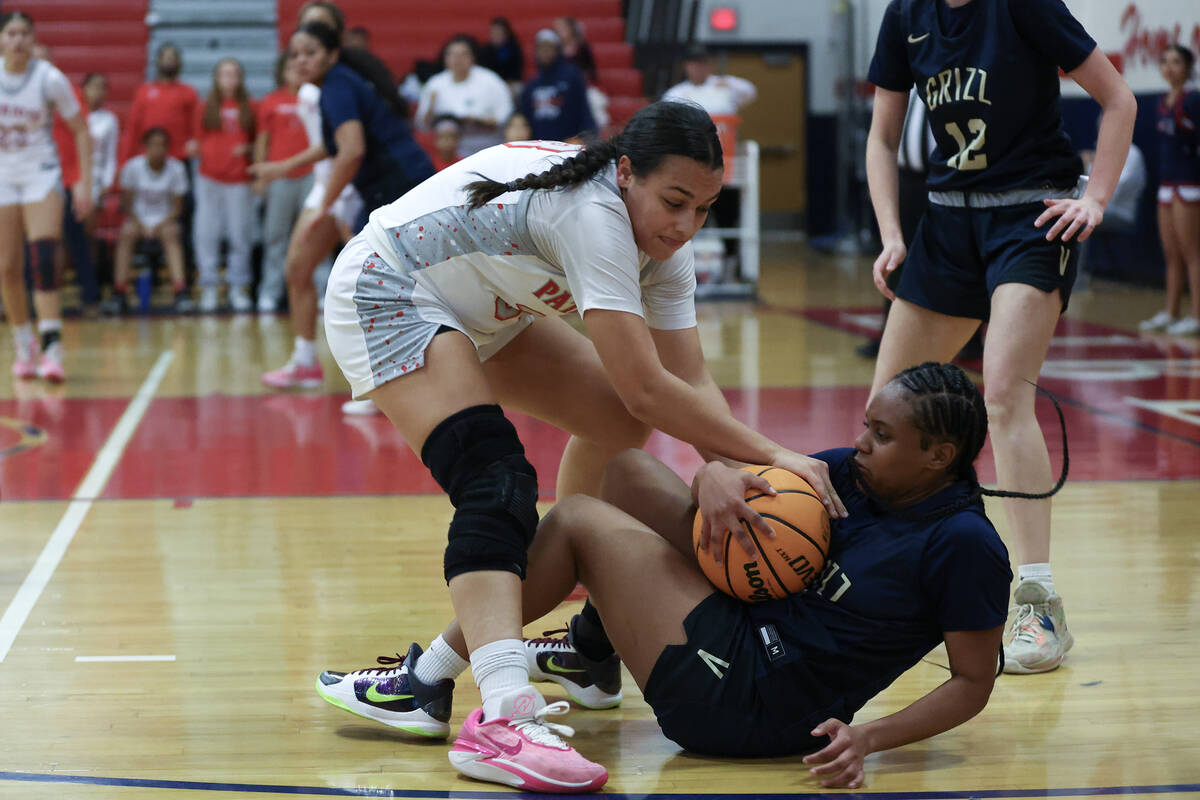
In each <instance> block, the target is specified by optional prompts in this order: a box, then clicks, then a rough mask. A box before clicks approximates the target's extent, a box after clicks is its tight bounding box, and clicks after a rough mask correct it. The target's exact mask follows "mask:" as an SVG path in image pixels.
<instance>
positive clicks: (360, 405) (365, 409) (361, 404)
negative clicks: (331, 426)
mask: <svg viewBox="0 0 1200 800" xmlns="http://www.w3.org/2000/svg"><path fill="white" fill-rule="evenodd" d="M342 413H343V414H348V415H350V416H355V417H369V416H371V415H372V414H378V413H379V406H377V405H375V401H374V400H347V401H346V402H344V403H342Z"/></svg>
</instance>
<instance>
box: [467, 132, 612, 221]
mask: <svg viewBox="0 0 1200 800" xmlns="http://www.w3.org/2000/svg"><path fill="white" fill-rule="evenodd" d="M620 141H621V136H620V134H617V135H616V136H614V137H612V138H611V139H609V140H607V141H603V142H595V143H593V144H590V145H588V146H587V147H585V148H583V150H581V151H579V153H578V154H576V155H574V156H572V157H571V158H568V159H566V160H564V161H562V162H560V163H558V164H555V165H554V166H552V167H550V169H548V170H546V171H545V172H536V173H535V172H531V173H529V174H528V175H526V176H525V177H524V178H517V179H516V180H511V181H509V182H508V183H501V182H500V181H494V180H492V179H490V178H488V177H486V176H484V175H480V174H479V173H478V172H474V173H471V174H473V175H478V176H479V180H477V181H473V182H471V183H468V184H467V185H466V186H465V187H464V188H465V189H466V190H467V192H468V194H469V195H470V198H471V200H470V203H469V204H468V208H470V209H471V210H472V211H474V210H475V209H477V208H479V207H481V206H484V205H487V204H488V203H489V202H491V201H492V200H495V199H496V198H497V197H499V196H500V195H502V194H505V193H506V192H519V191H522V190H524V189H559V188H563V187H567V186H577V185H578V184H581V183H583V182H584V181H588V180H591V179H592V177H594V176H595V175H596V173H598V172H599V171H600V170H602V169H604V168H605V167H606V166H608V164H609V163H610V162H612V161H614V160H616V159H617V158H618V157H619V155H620Z"/></svg>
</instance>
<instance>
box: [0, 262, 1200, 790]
mask: <svg viewBox="0 0 1200 800" xmlns="http://www.w3.org/2000/svg"><path fill="white" fill-rule="evenodd" d="M768 256H769V257H768V259H767V264H766V269H765V278H764V281H763V285H762V298H763V301H764V302H763V304H762V305H758V306H754V305H750V304H709V305H706V306H704V307H702V311H701V313H702V323H701V330H702V334H703V339H704V345H705V351H706V353H707V355H708V357H709V360H710V364H711V365H712V369H713V372H714V374H715V375H716V376H717V379H718V380H719V382H720V383H721V384H722V386H723V387H725V388H726V389H727V391H728V393H729V397H730V400H731V402H732V404H733V405H734V407H735V412H736V413H737V414H738V415H739V416H740V417H741V418H742V419H744V420H746V421H747V422H749V423H750V424H753V425H756V426H758V427H760V428H761V429H763V430H764V431H766V432H767V433H769V434H771V435H772V436H774V437H776V438H778V439H780V440H781V441H784V442H786V443H788V444H789V445H791V446H793V447H795V448H796V449H803V450H809V451H814V450H818V449H821V448H825V447H830V446H838V445H843V444H847V443H849V442H850V441H851V440H852V438H853V436H854V435H855V434H856V432H857V429H858V425H859V420H860V419H861V409H862V404H863V402H864V401H865V398H866V390H867V385H868V384H869V382H870V377H871V364H870V362H868V361H866V360H864V359H862V358H860V357H858V356H857V355H855V353H854V347H855V345H857V344H859V343H860V341H861V340H862V339H861V334H862V333H863V332H865V331H867V330H869V329H870V327H871V326H872V325H877V324H878V303H877V296H876V295H875V293H874V290H873V289H872V288H871V287H870V281H869V278H868V272H869V262H868V260H867V259H865V258H858V259H855V258H849V257H847V258H831V257H825V256H819V255H816V254H813V253H811V252H810V251H808V250H806V249H804V248H801V247H800V246H786V247H785V246H782V245H776V246H773V247H771V248H769V249H768ZM1158 302H1159V297H1158V294H1157V293H1156V292H1152V291H1143V290H1131V289H1128V288H1121V287H1115V286H1112V285H1101V284H1099V283H1093V284H1092V285H1091V286H1090V287H1088V288H1087V289H1084V290H1081V291H1078V292H1077V293H1076V296H1075V298H1074V299H1073V301H1072V308H1071V310H1070V312H1069V313H1068V321H1066V322H1064V324H1063V326H1062V327H1061V329H1060V338H1059V339H1058V340H1057V341H1056V343H1055V345H1054V347H1053V348H1052V351H1051V355H1050V361H1049V362H1048V364H1047V368H1046V370H1045V371H1044V373H1043V376H1042V382H1043V384H1044V385H1045V386H1046V387H1047V388H1050V389H1052V390H1054V391H1055V392H1056V393H1057V394H1058V395H1059V396H1060V397H1061V398H1062V399H1063V402H1064V408H1065V411H1066V415H1067V424H1068V429H1069V432H1070V435H1071V456H1072V458H1071V465H1072V480H1071V482H1070V483H1068V484H1067V487H1066V488H1065V489H1064V490H1063V492H1062V494H1061V495H1060V496H1059V497H1058V498H1057V499H1056V501H1055V507H1054V509H1055V510H1054V532H1055V533H1054V535H1055V538H1054V564H1055V579H1056V583H1057V584H1058V586H1059V587H1060V591H1061V593H1062V594H1063V596H1064V597H1065V598H1066V603H1067V610H1068V615H1069V618H1070V623H1071V627H1072V630H1073V632H1074V633H1075V636H1076V639H1077V644H1076V647H1075V650H1074V651H1073V652H1072V653H1071V655H1070V656H1069V657H1068V659H1067V661H1066V663H1065V665H1064V666H1063V667H1062V668H1061V669H1060V670H1058V671H1057V672H1054V673H1052V674H1048V675H1042V676H1004V677H1003V678H1001V679H1000V680H999V681H998V683H997V685H996V689H995V692H994V694H993V695H992V700H991V703H990V705H989V706H988V708H987V709H986V710H985V711H984V712H983V713H982V714H981V715H980V716H979V717H977V718H976V719H974V720H972V721H971V722H969V723H968V724H967V725H965V726H962V727H961V728H959V729H957V730H954V731H952V732H950V733H947V734H944V735H942V736H939V737H937V738H935V739H932V740H930V741H926V742H922V743H919V744H916V745H913V746H910V747H906V748H902V749H899V750H896V751H892V752H888V753H882V754H876V755H874V756H871V757H870V758H869V759H868V762H867V767H868V784H867V786H866V787H865V788H864V789H863V790H862V791H861V792H859V793H858V795H857V796H859V797H866V798H879V799H883V798H887V799H889V800H890V799H891V798H902V797H919V798H960V797H961V798H967V797H976V798H980V797H989V798H1008V797H1040V796H1056V797H1068V796H1069V797H1105V796H1109V795H1114V794H1121V795H1126V796H1133V797H1144V798H1168V797H1170V798H1178V797H1185V796H1188V797H1200V692H1198V691H1197V690H1196V688H1195V677H1194V676H1195V673H1194V672H1193V671H1192V670H1193V669H1195V668H1196V664H1197V663H1198V661H1200V658H1198V657H1200V637H1197V636H1196V634H1195V631H1196V628H1197V626H1198V625H1200V577H1198V575H1200V571H1198V569H1197V568H1198V566H1200V564H1198V561H1200V340H1197V339H1194V338H1193V339H1187V340H1170V339H1165V338H1146V337H1139V336H1138V335H1137V334H1136V332H1135V331H1136V321H1137V320H1139V319H1143V318H1145V317H1147V316H1149V315H1150V314H1152V313H1153V312H1154V311H1155V310H1156V308H1157V304H1158ZM3 339H4V341H0V374H2V375H4V376H7V375H8V374H9V373H8V368H9V359H10V358H11V356H10V355H9V353H10V352H11V347H10V344H9V342H8V336H7V335H4V336H3ZM65 339H66V345H67V351H68V361H67V368H68V374H69V376H70V378H69V381H68V383H66V384H65V385H64V386H62V387H56V388H55V387H47V386H45V385H43V384H40V383H37V382H24V383H20V384H17V385H13V384H12V382H11V381H10V380H8V379H7V377H5V379H4V380H3V381H0V501H2V502H0V609H4V617H3V619H2V620H0V797H4V798H9V797H12V798H64V797H69V798H75V797H78V798H110V797H118V796H119V797H126V796H129V797H135V798H138V797H147V798H148V797H180V798H187V799H188V800H191V799H192V798H218V797H232V796H242V797H264V798H265V797H278V796H280V795H286V794H303V795H370V796H395V797H412V798H444V797H450V796H454V797H470V798H493V797H497V796H500V795H504V794H508V793H509V792H507V791H506V790H505V789H504V788H503V787H499V786H495V785H492V784H484V783H476V782H472V781H469V780H467V779H465V778H460V777H458V776H457V775H456V774H455V773H454V772H453V771H452V770H451V768H450V765H449V764H448V762H447V760H446V755H445V751H446V745H445V744H442V743H432V744H431V743H427V742H414V741H411V740H410V739H408V738H406V737H404V736H403V735H401V734H398V733H396V732H393V731H392V730H391V729H387V728H383V727H381V726H376V725H374V724H373V723H369V722H367V721H366V720H361V719H359V718H357V717H353V716H350V715H348V714H346V713H344V712H342V711H339V710H337V709H335V708H333V707H331V706H329V705H327V704H325V703H324V702H323V701H322V700H320V699H319V698H318V697H317V695H316V694H315V692H314V691H313V688H312V686H313V682H314V679H315V676H316V675H317V673H318V672H319V671H320V670H322V669H326V668H339V669H353V668H358V667H365V666H369V665H371V664H372V663H373V662H374V658H375V656H377V655H380V654H391V653H394V652H396V651H400V652H401V653H403V652H404V651H405V650H406V648H407V647H408V644H409V642H410V641H411V640H414V639H415V640H417V641H419V642H422V643H426V642H428V640H429V639H430V638H431V637H432V636H433V635H434V634H436V633H437V632H438V631H439V630H440V628H441V626H442V624H443V623H444V622H445V621H446V619H447V618H448V615H449V613H450V606H449V602H448V598H447V593H446V591H445V587H444V584H443V582H442V579H441V553H442V547H443V541H444V530H445V526H446V523H447V521H448V519H449V515H450V507H449V504H448V503H447V501H446V500H445V499H444V498H443V497H441V496H440V495H439V494H438V493H437V492H436V487H435V486H434V484H433V482H432V480H431V479H430V478H429V477H428V475H427V474H425V473H424V471H423V469H422V468H421V466H420V463H419V461H418V460H417V459H416V457H415V456H413V455H412V454H411V453H409V452H408V450H407V448H406V447H405V445H404V443H403V442H402V441H401V440H400V438H399V437H398V435H397V434H396V433H395V432H394V431H393V430H392V429H391V427H390V426H389V424H388V423H387V422H386V420H384V419H382V418H381V417H375V418H366V419H363V418H355V419H347V418H343V417H342V415H341V414H340V412H339V408H338V406H339V404H340V402H341V400H343V399H344V398H345V397H346V394H345V387H344V384H343V383H342V381H341V378H340V375H339V374H338V373H337V370H336V367H335V366H334V365H333V362H332V360H331V359H330V358H329V356H328V353H327V352H324V351H323V353H322V358H323V359H324V362H325V366H326V371H327V379H326V382H325V385H324V387H323V388H322V389H321V390H319V391H317V392H314V393H296V394H270V393H268V392H267V391H266V390H265V389H264V388H263V387H262V386H261V385H260V383H259V380H258V375H259V373H260V372H261V371H262V370H263V369H266V368H270V367H275V366H278V365H279V364H281V363H282V362H283V361H284V360H285V359H286V357H287V353H288V350H289V348H290V343H291V339H290V336H289V333H288V329H287V325H286V322H285V321H284V320H282V319H277V318H274V317H269V318H261V317H255V316H242V317H237V318H232V317H199V318H187V319H179V318H170V317H159V318H132V319H127V320H124V321H111V320H106V321H88V322H83V321H75V322H69V323H68V325H67V328H66V332H65ZM975 366H977V365H975ZM1043 402H1044V401H1043ZM1040 413H1041V417H1042V419H1043V423H1044V425H1045V428H1046V431H1047V434H1048V436H1047V438H1048V440H1049V441H1050V442H1051V450H1052V454H1053V458H1054V459H1055V463H1056V464H1057V463H1058V458H1059V455H1060V448H1059V446H1058V444H1057V442H1058V434H1057V423H1056V421H1055V420H1054V416H1053V411H1052V410H1051V409H1050V406H1049V404H1048V403H1044V405H1042V406H1041V407H1040ZM519 428H520V430H521V433H522V437H523V439H524V441H525V442H526V445H527V447H528V448H529V450H530V453H531V458H532V460H533V461H534V463H535V465H536V466H537V467H538V470H539V474H540V475H541V477H542V485H543V487H544V489H543V491H544V496H543V499H544V500H546V501H547V502H550V501H552V500H553V498H552V497H551V496H550V493H549V492H550V488H552V487H553V485H554V472H555V465H556V462H557V459H558V455H559V452H560V450H561V447H562V444H563V442H564V440H565V437H564V436H563V435H562V434H561V433H559V432H557V431H555V430H554V429H552V428H549V427H548V426H545V425H542V424H540V423H535V422H533V421H530V420H525V419H521V420H519ZM650 447H651V449H652V450H653V451H654V452H655V453H657V454H658V455H660V456H661V457H663V458H664V459H665V460H667V461H668V462H669V463H671V464H672V465H673V466H675V467H676V468H677V469H678V470H679V471H680V472H681V473H683V474H685V475H689V476H690V471H691V470H694V468H695V467H696V465H697V464H698V459H697V458H696V456H695V455H694V454H693V453H691V452H690V451H689V449H688V448H686V447H685V446H683V445H681V444H679V443H678V442H674V441H671V440H668V439H666V438H664V437H661V436H658V435H656V436H655V438H654V439H653V440H652V442H651V445H650ZM980 467H981V470H980V471H981V476H982V478H983V479H984V480H985V481H992V480H994V473H993V471H992V467H991V457H990V452H987V453H985V454H984V456H983V457H982V458H981V460H980ZM989 508H990V509H991V511H992V512H993V519H994V521H995V522H996V524H997V526H998V527H999V528H1000V530H1001V533H1002V534H1003V533H1004V516H1003V514H1002V513H1001V512H1000V509H999V506H998V505H991V506H989ZM577 606H578V604H577V603H571V604H568V605H566V606H564V607H563V608H562V609H560V610H559V611H557V612H555V613H554V614H552V615H551V616H550V617H548V618H546V619H545V620H544V621H541V622H539V623H536V624H533V625H530V626H529V627H528V628H527V633H528V634H529V635H539V634H540V633H541V631H542V630H544V629H549V628H555V627H559V626H560V625H561V624H562V623H564V622H565V621H566V620H567V619H568V618H569V615H570V614H571V613H573V611H574V610H575V608H577ZM944 664H945V660H944V654H941V653H939V652H938V651H935V652H934V653H932V654H931V655H930V657H929V658H928V659H927V660H926V661H925V662H922V663H921V664H918V665H917V666H916V667H915V668H913V669H912V670H911V671H910V672H909V673H908V674H906V675H904V676H903V677H902V678H901V679H900V680H899V681H898V682H897V683H896V684H895V685H894V686H893V687H892V688H890V689H889V690H888V691H886V692H885V693H884V694H883V695H881V696H880V697H878V698H876V699H875V700H874V701H872V702H871V703H870V704H869V705H868V706H867V707H866V708H865V709H863V711H862V712H861V714H860V718H861V719H869V718H872V717H875V716H878V715H882V714H886V713H888V712H890V711H892V710H894V709H896V708H898V707H901V706H903V705H905V704H907V703H908V702H910V701H911V700H912V699H914V698H915V697H917V696H919V695H921V694H923V693H925V692H927V691H929V690H930V689H931V688H933V687H934V686H936V685H938V684H939V683H940V682H941V681H943V680H945V678H946V676H947V673H946V670H945V667H944ZM546 692H547V694H548V696H550V697H555V696H557V695H558V690H557V687H547V689H546ZM476 702H477V694H476V692H475V689H474V687H473V686H472V685H471V682H470V679H469V677H466V676H464V679H463V681H462V682H461V683H460V690H459V698H458V701H457V703H456V707H455V719H454V721H453V722H454V724H455V725H457V723H458V722H460V721H461V719H462V717H463V716H464V715H465V714H466V712H467V711H469V710H470V709H471V707H472V706H473V705H474V704H475V703H476ZM567 721H568V722H569V724H571V725H573V726H574V727H575V728H576V730H577V734H576V737H575V739H574V743H575V744H576V745H577V746H578V747H579V749H580V750H581V751H582V752H583V753H584V754H586V755H587V756H588V757H590V758H594V759H596V760H599V761H601V762H603V763H604V764H606V765H607V766H608V768H609V770H610V773H611V776H612V777H611V780H610V782H609V784H608V786H607V787H606V790H605V792H606V793H607V794H610V795H620V796H628V797H634V796H637V797H643V796H647V795H655V796H659V797H663V798H677V797H683V796H708V795H712V796H720V797H722V798H729V799H730V800H732V799H733V798H738V799H739V800H740V798H748V797H751V796H753V797H763V796H772V795H774V796H780V797H781V796H782V795H788V796H810V795H816V794H820V793H821V792H822V791H823V790H822V789H821V787H820V786H819V785H818V784H817V783H816V782H814V781H813V780H811V779H810V777H809V776H808V775H807V771H806V769H805V768H804V766H803V765H801V764H800V763H799V762H798V760H795V759H786V760H773V761H754V762H741V763H739V762H735V761H724V760H716V759H707V758H699V757H694V756H690V755H687V754H685V753H682V752H680V751H679V750H678V748H676V747H675V746H674V745H673V744H672V743H671V742H669V741H668V740H666V739H665V738H663V737H662V736H661V735H660V734H659V732H658V729H657V727H656V725H655V723H654V719H653V716H652V715H651V714H650V712H649V709H648V708H647V707H646V706H645V704H644V703H643V702H642V700H641V697H640V694H639V693H638V692H637V690H636V688H635V687H634V686H633V683H632V681H631V680H627V681H626V701H625V704H624V705H623V706H622V707H621V708H620V709H617V710H613V711H603V712H592V711H581V710H574V711H572V713H571V715H570V716H569V717H568V718H567ZM839 794H840V793H839Z"/></svg>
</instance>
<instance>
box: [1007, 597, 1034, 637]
mask: <svg viewBox="0 0 1200 800" xmlns="http://www.w3.org/2000/svg"><path fill="white" fill-rule="evenodd" d="M1009 611H1016V612H1017V618H1016V619H1015V620H1013V630H1014V631H1015V633H1014V634H1013V641H1014V642H1024V643H1026V644H1033V643H1034V642H1036V641H1037V626H1036V624H1035V623H1037V621H1038V619H1037V614H1036V613H1034V609H1033V605H1032V604H1031V603H1025V604H1024V605H1019V606H1013V607H1012V608H1010V609H1009Z"/></svg>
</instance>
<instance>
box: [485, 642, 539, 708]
mask: <svg viewBox="0 0 1200 800" xmlns="http://www.w3.org/2000/svg"><path fill="white" fill-rule="evenodd" d="M471 672H473V673H475V685H476V686H478V687H479V694H481V695H482V696H483V718H484V719H485V720H488V719H492V718H493V717H497V716H499V714H500V701H501V699H503V697H504V695H506V694H508V693H509V692H511V691H513V690H514V689H521V688H524V687H526V686H529V685H530V684H529V661H528V660H526V658H525V643H524V642H522V641H521V640H520V639H499V640H497V641H495V642H488V643H487V644H485V645H483V646H482V647H477V648H475V652H473V653H471Z"/></svg>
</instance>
